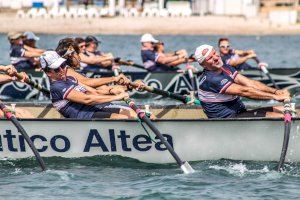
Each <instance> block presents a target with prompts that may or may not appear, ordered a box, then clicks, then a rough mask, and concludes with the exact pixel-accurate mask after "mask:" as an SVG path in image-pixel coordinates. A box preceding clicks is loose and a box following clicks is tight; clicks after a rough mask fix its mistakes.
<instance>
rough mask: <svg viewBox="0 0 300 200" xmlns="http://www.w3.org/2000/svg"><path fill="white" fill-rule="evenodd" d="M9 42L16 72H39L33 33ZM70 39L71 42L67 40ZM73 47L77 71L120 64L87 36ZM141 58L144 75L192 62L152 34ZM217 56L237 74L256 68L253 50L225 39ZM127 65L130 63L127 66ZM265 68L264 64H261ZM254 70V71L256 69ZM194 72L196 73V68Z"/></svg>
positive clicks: (11, 37)
mask: <svg viewBox="0 0 300 200" xmlns="http://www.w3.org/2000/svg"><path fill="white" fill-rule="evenodd" d="M8 39H9V42H10V44H11V47H10V58H11V64H13V65H14V66H15V67H16V69H17V70H19V71H24V70H28V69H33V68H40V63H39V60H38V59H37V58H38V57H39V56H41V54H42V53H43V52H44V51H45V50H43V49H39V48H37V47H36V41H38V40H39V38H38V37H37V36H36V35H35V34H34V33H32V32H25V33H24V34H21V33H15V32H10V33H9V34H8ZM70 39H71V38H70ZM74 40H75V43H76V44H77V46H78V48H79V57H80V59H81V62H80V65H79V66H78V70H81V71H82V72H83V73H86V72H99V71H100V72H101V71H111V70H112V67H113V66H116V65H118V64H120V63H122V64H124V62H119V61H120V58H116V57H114V56H113V54H112V53H103V52H102V51H100V50H98V48H99V46H100V44H101V42H100V41H99V40H98V39H97V38H96V37H94V36H87V37H86V38H85V39H83V38H81V37H76V38H75V39H74ZM140 42H141V58H142V62H143V66H141V67H144V69H146V70H147V71H152V72H156V71H177V70H180V68H179V66H180V65H181V64H184V63H187V66H188V63H190V62H194V61H195V58H194V56H193V54H192V55H191V56H188V53H187V51H186V50H185V49H180V50H176V51H173V52H165V46H164V42H162V41H159V40H157V39H155V38H154V37H153V36H152V35H151V34H149V33H146V34H144V35H142V37H141V39H140ZM218 46H219V50H220V55H221V58H222V60H223V62H224V63H226V64H229V65H231V66H233V67H236V68H237V69H238V70H247V69H253V68H255V67H252V66H250V65H249V64H247V63H246V61H247V60H249V59H255V58H256V54H255V52H254V51H253V50H247V51H243V50H237V49H232V48H230V44H229V39H228V38H220V39H219V42H218ZM127 64H129V65H130V62H129V63H127ZM262 64H264V65H265V66H266V65H267V64H265V63H262ZM255 69H256V68H255ZM193 70H196V69H195V68H194V69H193Z"/></svg>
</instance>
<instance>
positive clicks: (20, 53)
mask: <svg viewBox="0 0 300 200" xmlns="http://www.w3.org/2000/svg"><path fill="white" fill-rule="evenodd" d="M8 40H9V42H10V45H11V48H10V58H11V65H8V66H1V68H0V70H1V71H5V72H6V73H7V74H8V75H2V76H3V77H2V78H1V79H0V82H1V83H6V82H9V81H13V80H19V81H21V82H26V80H28V76H27V75H26V73H25V72H26V70H28V69H39V70H43V71H44V72H45V73H46V74H47V76H48V78H49V79H50V94H51V95H50V97H51V101H52V104H53V106H54V107H55V108H56V109H57V110H58V111H59V112H60V113H61V114H62V115H63V116H64V117H66V118H77V119H92V118H111V119H128V118H136V113H135V112H134V111H133V110H132V109H131V108H129V107H126V106H121V105H119V104H116V103H114V101H118V100H123V99H128V98H129V94H128V90H131V89H132V85H131V84H130V80H129V79H128V78H127V77H126V76H124V75H123V74H121V75H117V76H112V77H106V78H88V77H86V76H85V74H86V73H87V72H102V71H111V70H114V69H117V68H118V65H119V64H120V63H124V62H122V60H121V59H120V58H116V57H114V55H113V54H112V53H104V52H102V51H100V50H99V49H98V48H99V46H100V44H101V41H99V40H98V39H97V38H96V37H94V36H91V35H90V36H87V37H86V38H81V37H76V38H70V37H67V38H64V39H61V40H60V41H59V43H58V45H57V47H56V49H55V50H43V49H39V48H37V46H36V41H38V40H39V38H38V37H37V36H36V35H35V34H34V33H32V32H25V33H15V32H12V33H9V34H8ZM140 43H141V58H142V62H143V66H144V68H145V69H146V70H147V71H151V72H162V71H165V72H168V71H178V70H179V69H180V68H179V65H181V64H183V63H190V62H197V63H199V65H201V66H202V67H203V69H204V70H203V73H202V75H201V77H200V83H199V88H198V95H199V96H198V97H199V99H200V100H201V105H202V107H203V109H204V112H205V113H206V115H207V117H209V118H228V117H266V116H267V117H279V116H282V108H278V107H276V108H275V107H274V108H273V107H270V108H263V109H257V110H247V109H246V107H245V105H244V104H243V102H242V101H241V99H240V98H239V97H240V96H241V97H247V98H252V99H262V100H269V99H274V100H277V101H283V100H285V99H287V98H289V96H290V94H289V92H288V91H286V90H280V89H276V88H272V87H269V86H267V85H265V84H263V83H260V82H258V81H255V80H251V79H249V78H247V77H245V76H243V75H241V74H239V73H238V71H239V70H247V69H252V68H254V67H252V66H251V65H249V64H247V63H246V61H247V60H249V59H255V58H256V54H255V51H253V50H246V51H245V50H236V49H233V48H230V41H229V39H228V38H220V39H219V41H218V47H219V52H217V51H216V50H215V49H214V47H212V46H211V45H206V44H203V45H200V46H199V47H198V48H197V49H196V50H195V53H194V54H192V55H190V56H189V55H188V53H187V51H186V50H185V49H180V50H176V51H173V52H165V49H164V42H163V41H159V40H157V39H155V38H154V37H153V35H151V34H149V33H146V34H144V35H142V36H141V39H140ZM129 63H130V62H129ZM258 64H259V66H266V63H258ZM18 72H22V73H23V75H22V76H21V77H22V79H20V78H19V77H20V76H17V73H18ZM135 85H137V86H136V88H135V89H137V90H143V88H144V87H145V85H144V83H143V82H142V81H136V84H135ZM16 114H17V117H31V115H30V113H28V112H27V111H25V110H20V109H19V110H18V111H17V112H16ZM151 117H152V118H155V117H154V116H151Z"/></svg>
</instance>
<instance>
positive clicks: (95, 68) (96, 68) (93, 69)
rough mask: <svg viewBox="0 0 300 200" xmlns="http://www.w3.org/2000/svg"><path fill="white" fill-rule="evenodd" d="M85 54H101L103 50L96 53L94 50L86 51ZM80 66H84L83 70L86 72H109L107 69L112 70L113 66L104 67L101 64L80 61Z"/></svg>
mask: <svg viewBox="0 0 300 200" xmlns="http://www.w3.org/2000/svg"><path fill="white" fill-rule="evenodd" d="M84 54H85V55H86V56H101V55H102V52H101V51H96V52H94V53H92V52H88V51H85V52H84ZM80 66H81V67H82V72H83V73H86V72H107V71H111V70H112V69H111V67H103V66H101V65H99V64H97V65H90V64H86V63H82V62H81V63H80Z"/></svg>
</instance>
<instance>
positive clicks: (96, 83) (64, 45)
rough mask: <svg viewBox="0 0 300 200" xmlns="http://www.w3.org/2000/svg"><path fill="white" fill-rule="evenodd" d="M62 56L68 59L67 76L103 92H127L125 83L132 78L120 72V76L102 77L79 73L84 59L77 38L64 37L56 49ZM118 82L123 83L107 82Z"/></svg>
mask: <svg viewBox="0 0 300 200" xmlns="http://www.w3.org/2000/svg"><path fill="white" fill-rule="evenodd" d="M55 51H56V52H57V53H58V54H59V55H60V56H61V57H63V58H64V59H66V63H67V65H68V69H67V72H66V73H67V76H73V77H74V78H76V79H77V80H78V81H79V82H80V83H82V84H84V85H87V86H90V87H92V88H95V89H99V90H101V92H103V94H120V93H122V92H125V90H126V89H127V88H126V87H125V86H123V85H124V84H128V83H129V82H130V80H129V79H128V78H127V77H126V76H124V75H123V74H120V75H119V76H116V77H115V76H112V77H101V78H89V77H86V76H85V75H84V74H81V73H78V72H77V70H78V69H79V68H80V63H81V60H82V57H81V54H80V52H81V51H80V47H79V45H78V44H77V42H76V39H73V38H64V39H62V40H61V41H60V42H59V44H58V46H57V48H56V50H55ZM112 83H114V84H118V83H122V84H123V85H110V86H108V85H107V84H112Z"/></svg>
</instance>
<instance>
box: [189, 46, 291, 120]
mask: <svg viewBox="0 0 300 200" xmlns="http://www.w3.org/2000/svg"><path fill="white" fill-rule="evenodd" d="M195 58H196V60H197V62H198V63H199V64H200V65H201V66H202V67H203V68H204V70H203V74H202V75H201V77H200V84H199V91H198V92H199V99H200V101H201V105H202V107H203V109H204V112H205V113H206V115H207V117H208V118H231V117H283V114H282V112H281V111H282V108H281V107H267V108H259V109H255V110H246V108H245V105H244V104H243V102H242V101H241V99H240V97H246V98H250V99H257V100H271V99H273V100H277V101H284V100H285V99H289V98H290V94H289V92H288V91H287V90H277V89H275V88H271V87H268V86H267V85H265V84H263V83H261V82H259V81H256V80H252V79H249V78H247V77H245V76H243V75H241V74H239V73H238V72H237V70H236V69H235V68H234V67H232V66H230V65H228V64H226V63H223V61H222V59H221V57H220V55H219V54H218V53H217V52H216V51H215V49H214V48H213V47H212V46H210V45H206V44H205V45H201V46H199V47H198V48H197V49H196V51H195Z"/></svg>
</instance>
